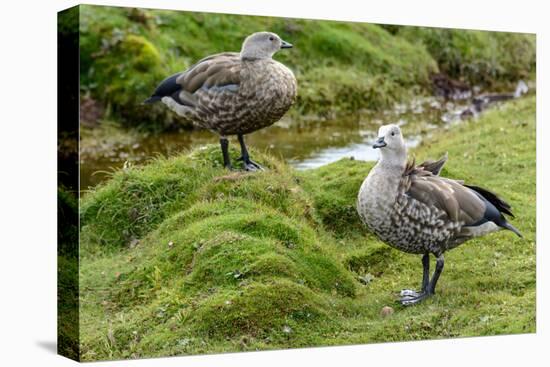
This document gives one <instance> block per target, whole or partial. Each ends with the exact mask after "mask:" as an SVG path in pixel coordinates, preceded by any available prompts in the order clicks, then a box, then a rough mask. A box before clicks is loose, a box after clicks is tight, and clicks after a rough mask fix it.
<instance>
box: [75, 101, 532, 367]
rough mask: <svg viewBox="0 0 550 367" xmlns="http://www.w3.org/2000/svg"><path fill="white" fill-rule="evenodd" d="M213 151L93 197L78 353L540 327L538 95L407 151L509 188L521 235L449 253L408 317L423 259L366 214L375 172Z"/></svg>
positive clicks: (135, 173)
mask: <svg viewBox="0 0 550 367" xmlns="http://www.w3.org/2000/svg"><path fill="white" fill-rule="evenodd" d="M404 133H405V134H406V128H405V129H404ZM218 149H219V148H218V147H216V146H209V147H207V148H204V149H198V150H194V151H191V152H188V153H184V154H181V155H178V156H175V157H172V158H168V159H157V160H154V161H152V162H151V163H150V164H148V165H145V166H141V167H132V168H128V169H126V170H121V171H118V172H116V173H115V174H114V175H113V177H112V179H111V180H110V181H108V182H107V183H105V184H102V185H100V187H98V188H96V189H95V191H93V192H90V193H88V194H87V195H86V196H85V197H84V198H83V199H82V202H81V214H80V216H81V224H82V228H81V249H80V250H81V262H80V265H81V268H80V276H81V284H80V291H81V293H80V306H81V315H80V316H81V317H80V335H81V348H82V349H81V353H82V355H81V357H82V359H83V360H88V361H89V360H97V359H117V358H140V357H152V356H163V355H181V354H197V353H215V352H226V351H246V350H257V349H277V348H294V347H307V346H320V345H342V344H354V343H369V342H388V341H402V340H420V339H434V338H447V337H463V336H476V335H495V334H509V333H530V332H534V331H535V284H536V283H535V230H536V227H535V223H536V221H535V202H536V200H535V98H534V97H529V98H526V99H522V100H518V101H514V102H510V103H509V104H506V105H504V106H503V107H502V108H498V109H495V110H492V111H489V112H487V113H486V114H484V115H483V116H482V117H481V118H480V119H479V120H472V121H469V122H465V123H463V124H461V125H458V126H453V127H451V128H449V129H448V130H445V129H441V130H439V131H438V132H437V133H435V134H434V135H433V136H432V137H430V138H428V139H427V140H425V141H424V143H423V144H422V145H421V146H420V147H419V148H417V149H416V150H415V151H414V152H412V154H414V155H415V156H416V157H417V158H418V160H422V159H425V158H436V157H439V156H440V155H441V154H443V153H444V152H446V151H448V152H449V157H450V158H449V162H448V163H447V167H446V169H445V171H444V174H445V175H447V176H449V177H456V178H462V179H465V180H466V182H467V183H472V184H478V185H482V186H484V187H487V188H489V189H493V190H495V191H496V192H498V193H499V194H500V195H501V196H502V197H504V198H505V199H506V200H508V201H509V202H510V203H511V204H512V207H513V211H514V213H515V214H516V219H514V220H513V223H514V225H515V226H516V227H518V228H519V229H520V231H522V233H523V234H524V236H525V238H524V239H519V238H517V237H516V236H515V235H514V234H512V233H511V232H499V233H496V234H492V235H490V236H487V237H484V238H481V239H476V240H472V241H470V242H468V243H466V244H464V245H462V246H460V247H458V248H457V249H455V250H453V251H450V252H448V253H447V254H446V265H445V270H444V272H443V275H442V277H441V279H440V282H439V284H438V293H437V294H436V295H435V296H434V297H433V298H431V299H429V300H427V301H426V302H424V303H422V304H420V305H417V306H414V307H410V308H403V307H400V306H398V305H397V304H396V302H395V301H396V299H397V293H398V291H399V290H400V289H402V288H406V287H409V288H410V287H416V286H417V285H418V284H419V282H420V277H421V263H420V258H419V257H417V256H413V255H408V254H404V253H401V252H398V251H396V250H394V249H392V248H390V247H389V246H387V245H384V244H382V243H381V242H380V241H378V240H377V239H376V238H374V237H373V236H372V235H370V234H369V233H368V232H367V231H366V230H365V229H364V227H363V226H362V225H361V224H360V222H359V220H358V217H357V215H356V214H355V210H354V206H355V198H356V195H357V191H358V189H359V185H360V184H361V182H362V180H363V179H364V177H365V176H366V175H367V174H368V171H369V169H370V168H371V167H372V163H366V162H361V161H354V160H349V159H346V160H341V161H339V162H336V163H334V164H331V165H328V166H325V167H321V168H319V169H315V170H310V171H304V172H296V171H294V170H293V169H292V168H290V167H288V166H286V165H285V164H284V163H281V162H280V161H278V160H277V159H274V158H272V157H269V156H266V155H262V154H261V153H258V152H255V153H254V156H255V157H256V158H258V160H259V161H260V163H261V164H263V165H265V166H267V167H268V168H269V170H267V171H265V172H261V173H256V174H247V173H242V172H231V173H230V172H227V171H226V170H224V169H223V168H222V167H221V157H220V156H221V155H220V154H219V151H218ZM231 154H232V156H233V157H236V156H237V154H238V152H236V151H232V152H231ZM384 306H391V307H394V309H395V312H394V314H393V315H391V316H389V317H382V316H380V311H381V309H382V308H383V307H384Z"/></svg>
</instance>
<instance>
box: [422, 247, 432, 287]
mask: <svg viewBox="0 0 550 367" xmlns="http://www.w3.org/2000/svg"><path fill="white" fill-rule="evenodd" d="M422 268H423V269H424V272H423V273H422V292H426V290H427V289H428V283H429V282H430V254H429V253H425V254H424V256H422Z"/></svg>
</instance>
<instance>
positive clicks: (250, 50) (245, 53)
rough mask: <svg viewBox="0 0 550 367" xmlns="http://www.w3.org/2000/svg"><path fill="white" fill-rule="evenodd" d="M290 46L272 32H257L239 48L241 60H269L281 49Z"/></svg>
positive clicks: (247, 38)
mask: <svg viewBox="0 0 550 367" xmlns="http://www.w3.org/2000/svg"><path fill="white" fill-rule="evenodd" d="M291 47H292V45H291V44H290V43H288V42H286V41H283V40H282V39H281V37H279V36H278V35H277V34H275V33H272V32H257V33H252V34H251V35H250V36H248V37H246V39H245V40H244V42H243V46H242V48H241V58H242V59H245V60H246V59H248V60H251V59H270V58H271V57H273V55H274V54H275V53H276V52H277V51H279V50H280V49H282V48H291Z"/></svg>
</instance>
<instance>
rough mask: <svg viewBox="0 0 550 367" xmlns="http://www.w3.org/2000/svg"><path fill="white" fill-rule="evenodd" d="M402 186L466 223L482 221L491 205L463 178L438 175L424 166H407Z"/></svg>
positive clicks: (422, 201) (451, 218)
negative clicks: (462, 181)
mask: <svg viewBox="0 0 550 367" xmlns="http://www.w3.org/2000/svg"><path fill="white" fill-rule="evenodd" d="M439 171H440V169H439V170H437V172H439ZM402 189H403V192H404V194H405V195H406V196H407V197H409V198H410V200H414V201H416V202H418V203H420V204H422V205H425V206H427V207H428V208H432V209H437V210H439V211H440V212H441V214H442V216H443V217H444V218H445V219H447V220H449V221H452V222H461V223H463V225H466V226H468V225H473V224H475V223H478V222H480V221H482V220H483V218H484V215H485V212H486V209H487V205H486V202H485V201H484V200H483V199H482V198H481V197H480V196H479V195H477V194H476V192H474V191H473V190H471V189H470V188H468V187H466V186H464V185H462V183H461V182H460V181H456V180H452V179H448V178H444V177H440V176H436V175H434V174H433V173H432V172H431V171H429V170H426V169H425V168H424V167H422V166H418V167H414V168H408V170H406V172H405V174H404V176H403V179H402Z"/></svg>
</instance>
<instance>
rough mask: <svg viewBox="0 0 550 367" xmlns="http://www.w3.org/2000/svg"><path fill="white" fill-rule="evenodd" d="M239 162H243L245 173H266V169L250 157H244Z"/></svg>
mask: <svg viewBox="0 0 550 367" xmlns="http://www.w3.org/2000/svg"><path fill="white" fill-rule="evenodd" d="M237 160H238V161H243V167H244V170H245V171H249V172H257V171H265V168H263V167H262V166H261V165H260V164H258V163H256V162H254V161H253V160H251V159H250V158H248V157H247V158H246V159H245V158H243V157H240V158H239V159H237Z"/></svg>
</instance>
